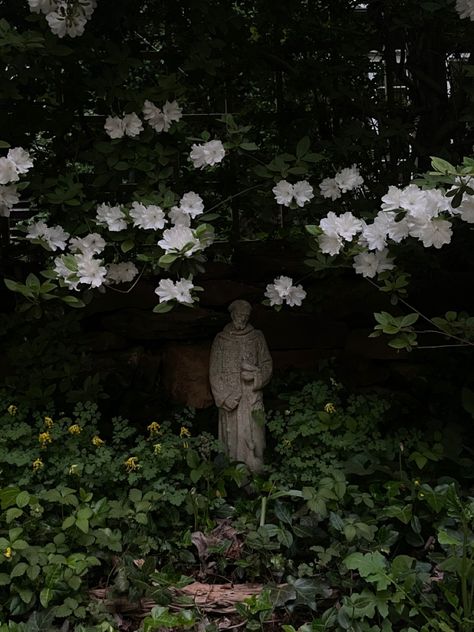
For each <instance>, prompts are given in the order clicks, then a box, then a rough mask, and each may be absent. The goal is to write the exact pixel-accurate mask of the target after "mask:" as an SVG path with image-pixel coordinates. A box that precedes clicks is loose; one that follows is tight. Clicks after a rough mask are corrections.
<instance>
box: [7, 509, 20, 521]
mask: <svg viewBox="0 0 474 632" xmlns="http://www.w3.org/2000/svg"><path fill="white" fill-rule="evenodd" d="M22 515H23V511H22V510H21V509H18V507H10V509H8V510H7V512H6V514H5V521H6V523H7V524H10V522H13V520H15V518H19V517H20V516H22Z"/></svg>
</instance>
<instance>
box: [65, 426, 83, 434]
mask: <svg viewBox="0 0 474 632" xmlns="http://www.w3.org/2000/svg"><path fill="white" fill-rule="evenodd" d="M67 431H68V432H70V433H71V434H72V435H78V434H81V432H82V428H81V426H80V425H79V424H73V425H72V426H69V428H68V429H67Z"/></svg>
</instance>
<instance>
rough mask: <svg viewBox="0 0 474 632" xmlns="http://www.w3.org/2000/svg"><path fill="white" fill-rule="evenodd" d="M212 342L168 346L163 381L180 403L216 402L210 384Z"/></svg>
mask: <svg viewBox="0 0 474 632" xmlns="http://www.w3.org/2000/svg"><path fill="white" fill-rule="evenodd" d="M210 351H211V345H210V343H203V344H199V345H196V344H193V345H182V344H181V345H179V344H170V345H168V346H167V347H166V349H165V352H164V357H163V385H164V387H165V390H166V391H167V393H168V394H169V395H170V396H171V397H172V399H174V400H175V401H177V402H179V403H180V404H184V405H185V406H192V407H193V408H207V407H208V406H212V405H213V403H214V400H213V398H212V393H211V386H210V384H209V355H210Z"/></svg>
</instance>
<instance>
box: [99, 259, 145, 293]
mask: <svg viewBox="0 0 474 632" xmlns="http://www.w3.org/2000/svg"><path fill="white" fill-rule="evenodd" d="M145 269H146V266H143V268H142V269H141V271H140V272H139V274H138V276H137V278H136V279H135V281H134V282H133V283H132V285H131V286H130V287H129V288H128V290H119V289H118V288H117V287H113V285H109V286H108V287H109V289H110V290H112V291H113V292H118V293H119V294H129V293H130V292H131V291H132V290H133V289H134V288H135V286H136V285H137V283H138V281H140V279H141V277H142V276H143V273H144V272H145Z"/></svg>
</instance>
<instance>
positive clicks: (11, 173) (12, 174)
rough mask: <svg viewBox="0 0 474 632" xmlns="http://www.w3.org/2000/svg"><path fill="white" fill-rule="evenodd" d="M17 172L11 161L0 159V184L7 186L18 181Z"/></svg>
mask: <svg viewBox="0 0 474 632" xmlns="http://www.w3.org/2000/svg"><path fill="white" fill-rule="evenodd" d="M19 179H20V178H19V176H18V171H17V169H16V165H15V163H14V162H13V160H10V159H9V158H5V157H2V158H0V184H8V183H9V182H16V181H17V180H19Z"/></svg>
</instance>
